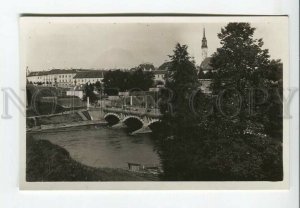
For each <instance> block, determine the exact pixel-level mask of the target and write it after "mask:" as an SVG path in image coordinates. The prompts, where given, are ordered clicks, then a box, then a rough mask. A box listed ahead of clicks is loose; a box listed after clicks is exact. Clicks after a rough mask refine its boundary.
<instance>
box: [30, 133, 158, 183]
mask: <svg viewBox="0 0 300 208" xmlns="http://www.w3.org/2000/svg"><path fill="white" fill-rule="evenodd" d="M26 180H27V181H29V182H34V181H36V182H38V181H150V180H158V178H157V177H156V176H155V175H153V174H146V173H136V172H131V171H127V170H123V169H112V168H93V167H89V166H85V165H82V164H81V163H79V162H77V161H75V160H73V159H72V158H71V157H70V155H69V153H68V152H67V151H66V150H65V149H63V148H61V147H60V146H58V145H54V144H52V143H51V142H49V141H47V140H36V139H33V138H32V137H31V136H30V135H27V143H26Z"/></svg>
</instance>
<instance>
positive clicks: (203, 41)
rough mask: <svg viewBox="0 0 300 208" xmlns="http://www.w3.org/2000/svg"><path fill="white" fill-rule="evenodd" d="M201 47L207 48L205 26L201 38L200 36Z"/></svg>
mask: <svg viewBox="0 0 300 208" xmlns="http://www.w3.org/2000/svg"><path fill="white" fill-rule="evenodd" d="M201 48H207V40H206V37H205V28H203V38H202V46H201Z"/></svg>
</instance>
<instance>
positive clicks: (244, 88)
mask: <svg viewBox="0 0 300 208" xmlns="http://www.w3.org/2000/svg"><path fill="white" fill-rule="evenodd" d="M20 19H21V21H20V41H21V43H20V44H21V45H22V50H21V54H20V56H21V59H22V66H21V71H22V72H23V74H24V78H23V82H24V86H26V137H25V136H24V145H23V149H22V150H21V151H24V154H23V156H24V157H25V158H22V160H24V167H25V169H24V174H25V180H26V182H118V181H124V182H132V181H148V182H179V181H180V182H182V181H183V182H184V181H186V182H191V181H195V182H216V181H217V182H224V181H226V182H230V181H231V182H232V181H235V182H237V181H238V182H239V181H241V182H242V181H244V182H245V181H250V182H251V181H256V182H259V181H261V182H272V183H276V182H281V181H283V180H284V179H285V178H286V176H287V175H288V172H285V168H284V166H285V163H286V162H285V160H286V159H287V158H285V156H284V152H287V153H288V149H286V148H288V146H286V145H284V144H286V142H287V139H288V138H287V137H285V134H284V114H283V113H284V111H283V105H284V103H283V100H284V99H283V91H284V90H283V88H284V86H285V85H284V76H285V75H287V73H288V65H287V64H286V63H287V55H288V50H287V48H288V47H287V44H288V36H287V32H288V31H287V30H288V27H287V24H288V19H287V18H286V17H264V18H255V17H253V19H251V18H250V17H248V18H244V19H243V18H241V19H238V18H235V19H234V18H232V19H230V18H225V17H224V18H220V17H219V18H218V19H214V18H212V17H211V18H208V17H188V18H186V17H127V18H126V17H118V18H114V17H89V18H84V17H76V18H74V17H52V18H51V17H21V18H20ZM24 134H25V133H24ZM287 162H288V161H287Z"/></svg>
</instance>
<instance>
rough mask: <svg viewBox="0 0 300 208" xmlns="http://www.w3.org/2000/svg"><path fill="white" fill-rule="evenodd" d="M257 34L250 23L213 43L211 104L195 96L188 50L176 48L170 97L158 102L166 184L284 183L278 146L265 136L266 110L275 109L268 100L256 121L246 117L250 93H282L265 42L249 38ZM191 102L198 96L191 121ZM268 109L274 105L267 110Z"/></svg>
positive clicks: (208, 99)
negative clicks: (268, 90)
mask: <svg viewBox="0 0 300 208" xmlns="http://www.w3.org/2000/svg"><path fill="white" fill-rule="evenodd" d="M254 30H255V29H254V28H251V27H250V25H249V24H248V23H230V24H228V25H227V26H226V27H225V29H222V31H221V33H220V34H219V35H218V36H219V38H221V45H222V47H221V48H219V49H218V51H217V53H216V54H214V56H213V61H212V62H213V63H212V65H213V67H214V69H215V70H216V71H217V72H216V73H215V74H214V75H213V78H214V80H213V81H214V82H213V85H212V88H213V93H214V94H213V96H212V98H213V99H212V98H211V97H209V96H206V95H205V94H203V93H202V92H201V91H199V90H198V91H197V90H196V91H195V88H197V81H196V75H195V74H194V72H193V69H194V66H193V62H192V61H190V59H189V56H188V53H187V50H186V49H187V47H186V46H180V45H177V46H176V49H175V51H174V55H173V56H171V59H172V64H171V66H172V67H171V68H170V69H169V70H168V73H167V77H168V79H167V84H166V86H167V87H168V88H169V89H170V90H171V92H172V93H171V94H172V96H169V94H170V93H168V90H167V92H164V93H165V94H166V95H165V94H164V93H163V96H162V97H165V98H166V99H162V102H161V112H163V118H162V119H161V125H162V127H161V132H162V133H161V134H160V135H159V138H160V139H159V143H158V146H159V148H158V149H159V153H160V155H161V158H162V164H163V168H164V173H163V175H162V177H163V179H164V180H180V181H186V180H193V181H195V180H200V181H201V180H202V181H211V180H212V181H233V180H243V181H255V180H258V181H259V180H262V181H264V180H268V181H278V180H282V177H283V174H282V145H281V143H280V142H278V141H275V140H274V139H273V138H272V137H271V136H270V135H269V134H266V126H265V124H267V123H268V124H270V122H269V121H270V118H268V117H269V115H268V116H265V114H264V112H266V110H267V109H269V110H270V112H273V113H274V112H276V111H278V109H279V108H280V107H279V104H275V103H274V102H273V100H272V99H273V98H272V99H271V100H268V101H267V102H265V103H264V104H262V105H258V106H256V107H257V108H255V111H256V114H255V115H251V116H249V115H247V112H248V111H249V107H250V104H249V103H247V102H246V101H247V100H246V98H248V96H249V93H248V92H247V90H249V88H250V89H251V87H252V88H259V87H268V86H271V84H272V83H273V84H274V86H276V84H278V85H280V80H278V81H274V80H277V79H278V77H280V75H278V73H279V72H280V64H276V63H275V62H272V61H270V60H269V55H268V53H267V51H266V50H263V49H261V47H262V40H256V39H254V38H253V33H254ZM271 63H272V64H271ZM278 67H279V68H278ZM276 74H277V75H278V76H277V75H276ZM275 75H276V76H275ZM170 90H169V91H170ZM195 92H197V93H195ZM189 94H190V95H191V94H192V95H195V96H192V97H193V98H195V99H194V101H193V102H192V103H193V104H194V105H193V107H195V108H196V111H194V112H193V113H191V109H190V108H188V103H191V102H190V101H191V99H189V98H188V97H189V96H188V95H189ZM215 95H216V96H217V97H216V96H215ZM275 95H276V94H275V93H273V94H272V97H274V96H275ZM170 97H171V98H172V99H170ZM220 97H221V98H222V99H221V100H220ZM190 98H191V96H190ZM261 98H264V93H262V92H261V91H260V90H258V92H257V93H255V94H254V99H255V100H256V101H257V100H259V99H261ZM166 100H167V101H166ZM192 100H193V99H192ZM245 100H246V101H245ZM215 101H217V102H215ZM240 102H243V103H242V105H240ZM212 103H217V104H216V105H215V104H212ZM270 103H271V104H274V105H273V106H272V107H271V108H267V107H266V106H265V105H267V106H268V105H269V104H270ZM218 104H220V105H218ZM170 106H171V108H170ZM220 107H221V109H222V111H220ZM237 110H239V111H237ZM236 112H238V113H236Z"/></svg>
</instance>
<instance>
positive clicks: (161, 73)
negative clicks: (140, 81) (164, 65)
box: [153, 70, 167, 84]
mask: <svg viewBox="0 0 300 208" xmlns="http://www.w3.org/2000/svg"><path fill="white" fill-rule="evenodd" d="M166 73H167V71H166V70H155V71H153V74H154V81H155V82H156V83H159V82H161V83H163V84H165V75H166Z"/></svg>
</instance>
